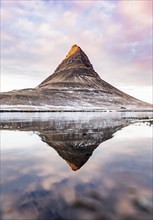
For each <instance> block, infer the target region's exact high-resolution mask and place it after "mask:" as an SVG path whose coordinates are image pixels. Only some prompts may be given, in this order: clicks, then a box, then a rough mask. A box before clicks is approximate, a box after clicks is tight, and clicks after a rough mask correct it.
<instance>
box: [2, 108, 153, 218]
mask: <svg viewBox="0 0 153 220" xmlns="http://www.w3.org/2000/svg"><path fill="white" fill-rule="evenodd" d="M1 116H2V117H1V123H0V128H1V131H2V133H1V134H2V135H1V137H2V145H3V146H4V147H3V146H2V149H1V180H0V181H1V219H2V220H9V219H10V220H47V219H49V220H52V219H53V220H69V219H70V220H126V219H127V220H134V219H135V220H136V219H137V220H151V219H152V211H153V201H152V195H153V194H152V187H153V184H152V183H153V182H152V177H153V176H152V165H153V164H152V163H153V160H152V139H151V135H150V132H151V129H152V124H153V121H152V119H151V118H152V114H150V113H149V114H146V113H143V114H142V115H141V113H140V114H137V113H135V114H133V113H130V112H129V113H128V114H127V113H125V112H122V113H120V112H118V113H117V114H116V113H114V112H110V113H109V112H104V113H101V112H99V113H88V114H87V113H85V112H83V113H78V114H77V113H69V114H67V113H66V112H65V113H53V114H52V113H49V114H41V113H38V114H35V113H34V114H32V113H31V114H29V113H28V114H24V113H15V114H14V115H12V113H9V114H7V113H4V114H2V115H1ZM5 136H6V138H5V141H6V142H4V141H3V138H4V137H5ZM11 138H12V139H11ZM17 145H18V148H17ZM5 146H6V148H5Z"/></svg>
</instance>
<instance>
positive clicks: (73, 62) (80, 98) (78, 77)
mask: <svg viewBox="0 0 153 220" xmlns="http://www.w3.org/2000/svg"><path fill="white" fill-rule="evenodd" d="M0 102H1V110H15V109H16V110H29V111H31V110H35V111H41V110H61V111H64V110H73V111H78V110H84V111H86V110H91V111H92V110H149V109H150V110H151V109H152V105H151V104H149V103H146V102H143V101H141V100H138V99H136V98H134V97H132V96H130V95H128V94H126V93H124V92H122V91H120V90H118V89H117V88H115V87H113V86H112V85H110V84H109V83H107V82H105V81H104V80H102V79H101V78H100V77H99V75H98V74H97V73H96V72H95V71H94V69H93V66H92V64H91V63H90V61H89V59H88V57H87V55H86V54H85V53H84V52H83V51H82V49H81V48H80V47H78V46H77V45H74V46H72V48H71V50H70V52H69V53H68V55H67V56H66V58H65V59H64V60H63V61H62V62H61V64H60V65H59V66H58V67H57V69H56V70H55V72H54V73H53V74H52V75H50V76H49V77H48V78H47V79H45V80H44V81H43V82H42V83H41V84H40V85H38V86H37V87H36V88H33V89H32V88H30V89H23V90H13V91H11V92H3V93H1V95H0Z"/></svg>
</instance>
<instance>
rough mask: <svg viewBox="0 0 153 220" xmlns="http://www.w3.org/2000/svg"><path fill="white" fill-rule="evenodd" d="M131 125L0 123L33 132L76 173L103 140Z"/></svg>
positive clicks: (74, 121)
mask: <svg viewBox="0 0 153 220" xmlns="http://www.w3.org/2000/svg"><path fill="white" fill-rule="evenodd" d="M129 123H130V122H129V121H127V120H124V119H121V118H120V119H117V118H111V119H105V118H100V117H90V118H88V119H82V120H78V119H74V118H73V119H61V118H52V119H48V120H40V119H39V120H34V121H20V120H15V121H13V122H8V121H3V122H1V129H9V130H20V131H33V132H36V134H37V135H39V136H40V137H41V140H42V141H43V142H45V143H46V144H48V145H49V146H50V147H52V148H54V149H55V150H56V151H57V152H58V154H59V156H60V157H62V158H63V159H64V160H65V161H66V162H67V163H68V164H69V166H70V167H71V169H72V170H74V171H76V170H78V169H80V168H81V167H82V166H83V165H84V164H85V163H86V162H87V161H88V159H89V158H90V157H91V155H92V153H93V151H94V150H95V149H96V148H97V147H98V146H99V145H100V144H101V143H102V142H104V141H106V140H108V139H110V138H112V137H113V134H114V133H115V132H116V131H118V130H119V129H121V128H123V127H125V126H126V125H128V124H129Z"/></svg>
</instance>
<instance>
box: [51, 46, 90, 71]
mask: <svg viewBox="0 0 153 220" xmlns="http://www.w3.org/2000/svg"><path fill="white" fill-rule="evenodd" d="M70 68H77V69H78V68H86V69H93V67H92V64H91V63H90V61H89V59H88V57H87V55H86V54H85V53H84V52H83V50H82V49H81V48H80V47H79V46H77V45H76V44H75V45H73V46H72V47H71V49H70V51H69V53H68V54H67V56H66V57H65V59H64V60H63V61H62V62H61V64H60V65H59V66H58V67H57V69H56V70H55V72H59V71H62V70H65V69H70Z"/></svg>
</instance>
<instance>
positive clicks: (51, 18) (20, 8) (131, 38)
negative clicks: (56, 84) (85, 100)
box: [1, 0, 152, 86]
mask: <svg viewBox="0 0 153 220" xmlns="http://www.w3.org/2000/svg"><path fill="white" fill-rule="evenodd" d="M151 4H152V3H151V1H146V0H145V1H143V0H141V1H136V0H133V1H71V2H70V1H44V0H42V1H33V0H31V1H14V0H12V1H3V2H2V7H1V18H2V19H1V24H2V27H1V33H2V34H1V50H2V70H3V72H2V75H7V76H9V78H10V77H18V76H19V75H23V76H24V78H25V77H28V78H29V80H30V79H31V80H33V81H35V80H36V82H37V83H38V81H37V79H38V77H39V79H40V82H41V81H42V80H44V78H45V77H47V76H48V75H50V74H51V73H53V71H54V70H55V69H56V67H57V65H58V64H59V63H60V62H61V61H62V59H63V58H64V57H65V56H66V53H67V52H68V50H69V49H70V47H71V46H72V45H73V44H78V45H79V46H81V48H82V49H83V50H84V51H85V53H86V54H87V55H88V56H89V59H90V60H91V62H92V64H93V66H94V68H95V70H96V71H97V72H98V73H99V74H100V76H101V77H102V78H103V79H104V80H106V81H108V82H110V83H112V84H114V85H117V83H118V84H119V83H121V82H122V83H123V84H124V83H126V84H127V85H128V84H129V85H138V86H140V85H143V86H147V85H148V86H150V84H151V75H152V73H151V71H152V70H151V69H152V51H151V46H152V38H151V37H152V32H151V31H152V24H151V23H152V16H151V10H152V7H151ZM17 67H19V68H17ZM11 69H14V71H11ZM19 69H20V70H19ZM36 72H37V73H38V74H36Z"/></svg>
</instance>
